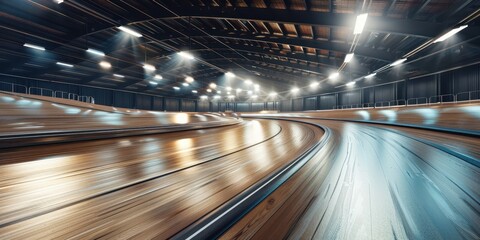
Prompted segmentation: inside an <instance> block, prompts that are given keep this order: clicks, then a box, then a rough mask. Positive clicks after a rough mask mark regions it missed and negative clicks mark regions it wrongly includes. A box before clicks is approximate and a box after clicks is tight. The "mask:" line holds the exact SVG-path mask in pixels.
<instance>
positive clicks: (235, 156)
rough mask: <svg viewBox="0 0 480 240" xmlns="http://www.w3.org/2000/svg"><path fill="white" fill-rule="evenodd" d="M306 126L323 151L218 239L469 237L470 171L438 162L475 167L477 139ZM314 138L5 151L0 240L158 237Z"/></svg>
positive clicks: (289, 133)
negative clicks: (325, 139)
mask: <svg viewBox="0 0 480 240" xmlns="http://www.w3.org/2000/svg"><path fill="white" fill-rule="evenodd" d="M309 121H312V122H315V123H318V124H321V125H323V126H326V127H328V128H330V129H331V130H332V135H331V139H330V141H329V143H328V144H327V145H326V146H325V147H324V148H322V149H321V150H320V151H319V152H318V154H317V156H316V157H315V158H313V159H312V160H311V161H309V163H308V164H307V165H305V166H304V167H303V168H302V169H301V170H300V171H299V172H298V174H297V175H298V176H296V177H293V178H291V180H289V181H298V182H299V184H297V185H294V184H293V183H290V182H286V184H285V186H296V187H292V188H291V189H288V190H282V189H281V187H280V188H279V189H278V190H277V191H280V193H282V194H280V195H279V197H280V199H281V200H277V201H275V202H276V203H280V202H281V204H279V207H278V208H270V209H274V211H273V213H272V214H271V216H269V217H268V219H267V220H268V221H266V222H265V224H264V225H258V226H259V227H257V228H255V230H254V231H253V232H250V233H249V234H244V232H241V233H240V234H238V233H236V232H234V231H236V230H238V229H237V228H235V226H234V227H233V228H232V229H231V231H232V232H227V234H226V235H224V236H223V237H224V238H231V237H234V236H235V237H239V238H242V237H253V238H256V239H282V238H290V239H298V238H302V239H479V238H480V228H479V227H478V226H480V202H479V201H480V183H479V182H480V180H479V179H480V169H479V168H478V167H476V166H474V165H473V164H470V163H468V162H467V161H464V160H462V159H460V158H458V157H457V156H454V155H452V154H451V153H448V152H446V151H444V150H445V149H450V150H453V151H456V152H458V153H461V154H463V155H465V156H469V157H470V158H474V159H476V160H478V157H479V147H478V146H480V143H479V140H478V139H477V138H469V137H459V136H457V135H451V134H445V133H433V132H429V131H421V130H412V129H405V128H393V127H386V126H380V125H368V124H359V123H348V122H340V121H319V120H309ZM321 136H322V131H321V130H319V129H318V128H315V127H313V126H310V125H306V124H299V123H291V122H285V121H274V120H251V121H245V123H244V124H242V125H238V126H232V127H223V128H218V129H208V130H198V131H186V132H178V133H167V134H159V135H149V136H143V137H128V138H118V139H109V140H96V141H87V142H78V143H69V144H52V145H49V146H38V147H29V148H15V149H9V150H5V151H2V152H1V153H0V159H1V161H0V238H1V239H32V238H33V239H39V238H41V239H50V238H61V239H66V238H84V239H85V238H86V239H92V238H115V239H119V238H120V239H125V238H131V237H134V238H139V239H149V238H158V239H164V238H168V237H170V236H172V235H174V234H175V233H177V232H178V231H180V230H182V229H184V228H185V227H186V226H188V225H189V224H191V223H193V222H194V221H195V220H196V219H199V218H201V217H202V216H204V215H205V214H208V213H209V212H211V211H212V210H214V209H216V208H218V207H219V206H220V205H222V204H223V203H225V202H226V201H228V200H229V199H231V198H232V197H233V196H235V195H236V194H238V193H239V192H241V191H243V190H244V189H246V188H247V187H248V186H251V185H252V184H254V183H255V182H257V181H258V180H259V179H261V178H263V177H265V176H267V175H268V174H270V173H271V172H272V171H274V170H276V169H279V168H280V167H281V166H284V165H285V164H286V163H288V162H289V161H290V160H292V159H293V158H295V157H296V156H298V155H300V154H301V153H302V152H304V151H305V150H307V149H308V148H309V147H310V146H311V145H313V144H314V143H315V142H317V141H318V140H319V139H320V137H321ZM417 138H419V139H420V140H428V141H430V142H432V143H435V144H436V146H437V147H438V146H441V147H443V148H445V149H443V150H442V149H439V148H436V147H435V146H432V145H428V144H425V141H423V142H422V141H418V139H417ZM274 194H275V193H274ZM252 213H255V211H252ZM248 217H249V216H248V215H247V216H246V218H248ZM250 227H252V226H250ZM253 227H256V225H255V226H253Z"/></svg>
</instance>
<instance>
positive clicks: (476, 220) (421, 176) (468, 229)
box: [222, 119, 480, 239]
mask: <svg viewBox="0 0 480 240" xmlns="http://www.w3.org/2000/svg"><path fill="white" fill-rule="evenodd" d="M305 120H306V121H309V122H315V123H319V124H321V125H323V126H326V127H329V128H331V129H332V130H333V138H332V141H331V142H330V144H329V145H327V146H325V147H324V148H323V149H322V150H321V151H320V152H319V153H318V155H317V156H316V157H315V158H313V159H312V160H311V161H310V162H309V163H308V165H306V166H304V167H303V168H302V169H301V170H300V171H299V172H298V173H297V174H296V175H295V176H294V177H292V178H291V179H290V180H289V181H288V182H286V183H285V184H284V185H282V186H281V187H280V188H278V189H277V190H276V191H275V192H274V193H273V194H272V195H271V196H269V197H268V198H267V199H265V200H264V201H263V202H261V203H260V204H259V205H258V206H257V207H256V208H255V209H254V210H253V211H251V212H250V213H249V214H248V215H246V216H245V217H244V218H243V219H242V220H241V221H240V222H238V223H237V224H236V225H234V226H233V227H232V228H231V229H230V230H229V231H228V232H226V233H225V234H224V235H223V237H222V239H286V238H288V239H440V238H443V239H478V238H479V237H480V229H479V228H478V226H479V225H480V187H479V186H480V182H479V179H480V168H479V167H478V166H479V165H478V163H480V160H479V158H478V157H479V152H478V151H479V147H478V146H479V143H480V140H479V139H478V138H473V137H472V138H469V137H463V136H458V135H453V134H445V133H432V132H431V131H422V130H413V129H408V130H405V128H395V129H392V128H391V127H380V126H379V125H366V124H359V123H348V122H340V121H319V120H312V119H305ZM425 139H427V140H429V141H431V142H432V143H435V144H438V145H440V146H443V147H445V148H448V149H450V150H454V151H457V152H460V153H462V154H466V155H469V156H471V157H473V158H474V159H475V160H476V161H477V162H476V163H477V165H476V166H475V165H473V164H470V163H469V162H467V161H465V160H463V159H460V158H458V157H456V156H454V155H452V154H449V153H448V152H445V151H443V150H442V149H439V148H436V147H434V146H432V145H428V144H425V143H422V142H420V141H419V140H425ZM451 145H455V147H451Z"/></svg>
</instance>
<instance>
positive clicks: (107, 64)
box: [98, 61, 112, 69]
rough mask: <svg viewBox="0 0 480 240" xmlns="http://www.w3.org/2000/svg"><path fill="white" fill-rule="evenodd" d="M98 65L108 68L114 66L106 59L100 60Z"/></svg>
mask: <svg viewBox="0 0 480 240" xmlns="http://www.w3.org/2000/svg"><path fill="white" fill-rule="evenodd" d="M98 65H100V67H102V68H107V69H108V68H111V67H112V64H110V63H109V62H105V61H101V62H99V63H98Z"/></svg>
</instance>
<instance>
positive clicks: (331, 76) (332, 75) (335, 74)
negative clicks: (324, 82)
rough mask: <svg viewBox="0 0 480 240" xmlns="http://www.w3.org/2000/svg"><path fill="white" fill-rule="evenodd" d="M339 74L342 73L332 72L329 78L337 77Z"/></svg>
mask: <svg viewBox="0 0 480 240" xmlns="http://www.w3.org/2000/svg"><path fill="white" fill-rule="evenodd" d="M339 75H340V74H339V73H338V72H336V73H332V74H330V76H329V77H328V78H330V79H336V78H338V76H339Z"/></svg>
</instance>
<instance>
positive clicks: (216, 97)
mask: <svg viewBox="0 0 480 240" xmlns="http://www.w3.org/2000/svg"><path fill="white" fill-rule="evenodd" d="M213 98H215V99H219V98H221V97H220V96H219V95H215V96H213Z"/></svg>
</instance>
